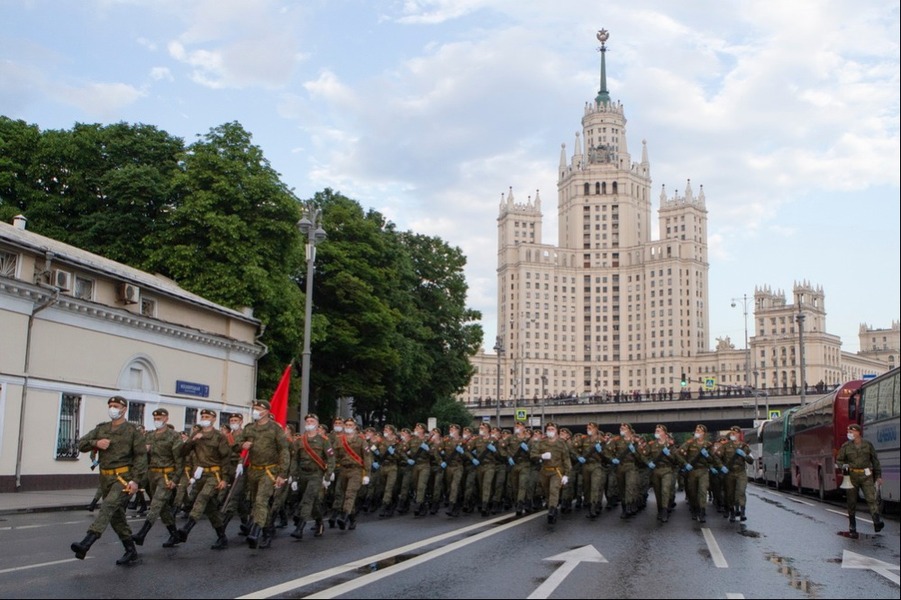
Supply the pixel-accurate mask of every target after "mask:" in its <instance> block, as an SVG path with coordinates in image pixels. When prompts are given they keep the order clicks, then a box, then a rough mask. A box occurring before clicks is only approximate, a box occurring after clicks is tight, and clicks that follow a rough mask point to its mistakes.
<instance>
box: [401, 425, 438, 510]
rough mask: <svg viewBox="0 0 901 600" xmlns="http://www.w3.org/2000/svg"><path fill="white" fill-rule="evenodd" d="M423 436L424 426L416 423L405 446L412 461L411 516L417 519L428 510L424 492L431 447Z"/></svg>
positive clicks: (426, 489)
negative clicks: (413, 505)
mask: <svg viewBox="0 0 901 600" xmlns="http://www.w3.org/2000/svg"><path fill="white" fill-rule="evenodd" d="M425 434H426V426H425V424H423V423H417V424H416V425H415V426H414V427H413V438H412V439H411V440H410V443H408V444H407V453H408V457H409V458H410V459H411V460H413V465H412V466H413V493H414V497H413V501H414V503H415V504H416V510H415V511H413V515H414V516H417V517H422V516H425V514H426V512H427V511H428V508H429V507H428V504H426V492H427V491H428V487H429V476H430V471H431V460H432V457H431V451H432V447H431V446H429V443H428V440H426V439H425ZM407 462H408V463H409V461H407Z"/></svg>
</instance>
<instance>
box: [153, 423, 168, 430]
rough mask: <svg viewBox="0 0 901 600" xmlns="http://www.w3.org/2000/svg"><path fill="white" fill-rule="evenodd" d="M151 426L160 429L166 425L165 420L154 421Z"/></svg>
mask: <svg viewBox="0 0 901 600" xmlns="http://www.w3.org/2000/svg"><path fill="white" fill-rule="evenodd" d="M153 426H154V427H156V428H157V429H162V428H163V427H165V426H166V422H165V421H154V422H153Z"/></svg>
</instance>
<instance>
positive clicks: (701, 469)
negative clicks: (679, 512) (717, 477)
mask: <svg viewBox="0 0 901 600" xmlns="http://www.w3.org/2000/svg"><path fill="white" fill-rule="evenodd" d="M679 454H680V455H681V457H682V461H683V463H684V467H683V468H684V469H685V470H686V471H688V474H687V475H686V476H685V496H686V498H687V499H688V505H689V507H690V508H691V518H692V520H696V521H698V522H700V523H706V522H707V491H708V489H709V486H710V473H711V472H712V471H720V472H721V473H723V474H725V473H728V472H729V469H728V467H724V466H723V464H722V463H721V462H720V459H719V458H717V456H716V454H715V453H714V452H713V442H711V441H710V440H708V439H707V426H706V425H704V424H703V423H700V424H698V426H697V427H695V433H694V437H693V438H691V439H690V440H688V441H687V442H685V443H684V444H682V447H681V448H679Z"/></svg>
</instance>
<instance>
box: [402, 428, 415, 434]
mask: <svg viewBox="0 0 901 600" xmlns="http://www.w3.org/2000/svg"><path fill="white" fill-rule="evenodd" d="M400 432H401V433H413V432H412V431H410V428H409V427H403V428H402V429H401V430H400Z"/></svg>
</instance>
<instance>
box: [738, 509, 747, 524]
mask: <svg viewBox="0 0 901 600" xmlns="http://www.w3.org/2000/svg"><path fill="white" fill-rule="evenodd" d="M738 519H739V521H747V520H748V517H746V516H745V507H744V506H739V507H738Z"/></svg>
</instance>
